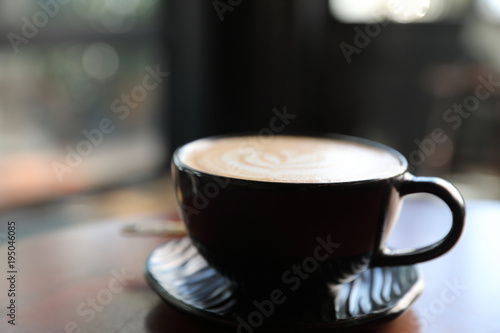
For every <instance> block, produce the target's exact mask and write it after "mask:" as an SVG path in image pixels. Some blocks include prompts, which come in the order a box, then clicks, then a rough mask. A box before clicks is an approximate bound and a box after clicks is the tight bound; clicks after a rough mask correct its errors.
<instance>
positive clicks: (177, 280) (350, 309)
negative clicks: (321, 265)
mask: <svg viewBox="0 0 500 333" xmlns="http://www.w3.org/2000/svg"><path fill="white" fill-rule="evenodd" d="M145 276H146V280H147V281H148V283H149V284H150V285H151V287H152V288H153V289H154V290H155V291H156V292H157V293H158V294H159V295H160V296H161V297H162V298H163V299H164V300H165V301H167V302H168V303H169V304H171V305H172V306H174V307H176V308H178V309H180V310H182V311H185V312H187V313H189V314H192V315H195V316H197V317H202V318H205V319H208V320H211V321H215V322H218V323H222V324H226V325H231V326H235V327H236V326H238V327H239V330H241V331H245V330H246V331H253V330H255V329H257V328H259V329H264V330H265V329H266V328H268V329H272V330H273V331H276V330H280V329H283V330H286V331H291V330H321V329H332V328H339V329H341V328H343V329H347V330H349V329H358V328H360V327H365V326H368V325H372V324H376V323H379V322H385V321H387V320H390V319H392V318H394V317H396V316H398V315H400V314H402V313H403V312H404V311H405V310H406V309H408V307H409V306H410V305H411V304H412V303H413V301H414V300H415V299H416V298H417V297H418V295H419V294H420V293H421V292H422V290H423V287H424V280H423V275H422V273H421V270H420V269H419V267H418V266H413V265H412V266H399V267H376V268H372V269H370V270H367V271H365V272H363V273H361V274H360V275H359V276H358V277H357V278H356V279H355V280H354V281H352V282H350V283H345V284H341V285H337V286H333V285H324V286H322V287H324V288H320V290H326V292H324V293H323V294H322V295H321V297H317V296H315V297H314V299H312V298H311V299H304V300H302V301H301V302H300V303H296V300H295V301H293V302H295V304H291V303H292V301H289V302H288V303H289V304H286V303H287V300H288V299H290V300H293V296H294V295H293V294H294V293H295V294H298V292H294V291H290V290H287V288H286V287H285V286H282V288H277V289H278V290H280V291H282V292H283V293H282V296H281V298H280V300H281V301H282V303H280V304H273V305H272V306H271V307H270V306H269V304H271V303H270V297H269V294H267V298H266V296H265V295H255V294H253V295H247V294H245V293H242V292H241V291H239V290H238V288H237V286H236V285H235V284H234V283H232V282H231V281H230V280H228V279H227V278H225V277H223V276H221V275H220V274H219V273H218V272H217V271H215V270H214V269H213V268H212V267H210V266H209V265H208V264H207V262H206V261H205V259H204V258H203V257H202V256H201V255H200V254H199V253H198V251H197V249H196V248H195V247H194V245H192V243H191V241H190V239H189V238H187V237H185V238H180V239H175V240H171V241H169V242H167V243H166V244H164V245H162V246H160V247H158V248H156V249H155V250H154V251H153V252H152V254H151V255H150V257H149V259H148V260H147V263H146V267H145ZM278 287H279V286H278ZM256 303H259V304H261V305H262V306H261V307H260V308H259V306H258V305H255V304H256ZM266 304H267V305H266ZM298 304H299V305H300V306H298ZM290 309H293V310H291V311H292V312H293V313H292V312H290ZM244 326H246V328H244Z"/></svg>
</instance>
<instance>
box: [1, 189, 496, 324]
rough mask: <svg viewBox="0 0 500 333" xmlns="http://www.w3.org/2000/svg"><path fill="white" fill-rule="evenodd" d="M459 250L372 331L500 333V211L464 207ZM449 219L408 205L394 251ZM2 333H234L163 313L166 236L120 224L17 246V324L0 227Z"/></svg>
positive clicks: (426, 237) (488, 204)
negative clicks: (155, 271)
mask: <svg viewBox="0 0 500 333" xmlns="http://www.w3.org/2000/svg"><path fill="white" fill-rule="evenodd" d="M467 210H468V223H467V229H466V232H465V233H464V236H463V237H462V239H461V240H460V243H459V244H458V245H457V246H456V247H455V248H454V249H453V250H452V251H451V252H449V253H447V254H446V255H444V256H442V257H440V258H438V259H435V260H433V261H431V262H428V263H424V264H422V267H423V270H424V274H425V277H426V287H425V290H424V292H423V294H422V295H421V297H420V298H419V299H418V300H417V301H416V302H415V303H414V304H413V306H412V307H411V309H410V310H409V311H407V312H406V313H405V314H404V315H402V316H401V317H399V318H398V319H396V320H394V321H392V322H390V323H388V324H386V325H384V326H382V327H380V328H378V329H377V330H375V331H371V332H392V333H414V332H426V333H427V332H440V333H442V332H468V333H469V332H500V320H499V318H500V317H499V315H500V302H499V301H500V287H499V286H498V281H500V261H499V260H498V254H499V253H500V202H493V201H475V202H469V203H468V207H467ZM450 221H451V217H450V214H449V212H448V211H447V209H446V208H445V207H444V205H443V204H441V203H440V202H437V201H427V200H426V201H423V200H420V199H412V198H409V199H407V201H406V202H405V205H404V208H403V212H402V215H401V220H400V223H399V224H398V226H397V227H396V229H395V230H394V232H393V235H392V238H391V244H392V245H394V246H398V247H408V246H416V245H424V244H425V243H429V242H431V241H433V240H436V239H438V238H439V237H440V236H441V235H443V234H444V233H445V232H446V229H447V228H448V227H449V224H450ZM0 223H1V224H0V228H1V229H0V234H3V235H0V236H3V237H2V243H1V244H0V269H1V271H2V275H0V276H1V280H0V295H1V296H0V300H1V310H0V314H1V318H0V332H16V333H18V332H37V333H49V332H50V333H62V332H71V333H76V332H80V333H83V332H88V333H97V332H120V333H125V332H134V333H141V332H174V333H176V332H179V333H180V332H182V333H190V332H225V331H227V332H231V331H235V330H234V329H232V330H231V329H230V328H229V329H227V328H226V329H222V328H217V327H214V326H211V325H210V323H207V322H204V321H201V320H197V319H195V318H192V317H189V316H186V315H184V314H182V313H180V312H178V311H176V310H174V309H173V308H171V307H170V306H168V305H166V304H165V303H164V302H163V301H162V300H161V299H160V298H159V297H158V296H157V295H156V294H155V293H154V292H153V291H152V289H150V288H149V286H148V285H147V284H146V282H145V280H144V278H143V266H144V263H145V260H146V258H147V256H148V255H149V253H150V252H151V251H152V250H153V249H154V248H155V247H157V246H158V245H160V244H162V243H163V242H165V240H166V238H165V237H158V236H154V237H146V236H130V235H126V234H124V233H123V232H122V228H123V226H124V223H123V221H121V220H114V221H113V220H108V221H95V222H89V223H87V224H84V225H79V226H75V227H67V228H62V229H59V230H57V231H55V232H54V231H51V232H48V233H44V234H40V235H37V236H34V237H30V238H26V239H21V240H19V241H18V242H16V270H17V273H16V321H15V323H16V325H15V326H13V325H10V324H8V323H7V321H8V320H9V318H8V317H7V316H6V306H7V305H8V303H7V302H8V301H9V298H8V297H7V290H8V288H9V286H8V281H7V277H8V273H7V270H8V267H6V261H7V259H6V257H7V255H6V252H7V247H6V239H5V234H6V233H7V232H8V229H7V221H1V222H0ZM18 223H21V222H18Z"/></svg>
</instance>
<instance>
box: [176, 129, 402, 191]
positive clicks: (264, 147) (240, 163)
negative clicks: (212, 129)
mask: <svg viewBox="0 0 500 333" xmlns="http://www.w3.org/2000/svg"><path fill="white" fill-rule="evenodd" d="M179 156H180V159H181V161H182V162H183V163H184V164H185V165H187V166H188V167H191V168H193V169H196V170H199V171H202V172H206V173H211V174H215V175H220V176H226V177H232V178H239V179H250V180H258V181H267V182H287V183H331V182H346V181H353V180H366V179H372V178H381V177H389V176H393V175H396V174H398V173H400V172H402V171H403V170H402V165H401V162H400V160H399V159H398V158H397V157H396V156H394V155H393V154H391V153H389V152H388V151H385V150H383V149H381V148H376V147H371V146H368V145H364V144H358V143H354V142H349V141H342V140H335V139H328V138H314V137H300V136H275V137H270V138H262V137H257V136H246V137H227V138H217V139H201V140H198V141H194V142H192V143H190V144H188V145H186V146H184V147H183V148H182V150H181V152H180V155H179Z"/></svg>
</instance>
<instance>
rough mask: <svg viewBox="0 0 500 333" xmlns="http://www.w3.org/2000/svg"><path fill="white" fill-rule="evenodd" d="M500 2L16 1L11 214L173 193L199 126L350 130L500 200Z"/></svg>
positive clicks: (9, 146)
mask: <svg viewBox="0 0 500 333" xmlns="http://www.w3.org/2000/svg"><path fill="white" fill-rule="evenodd" d="M499 68H500V1H499V0H427V1H425V0H414V1H402V0H401V1H398V0H363V1H362V0H356V1H354V0H272V1H268V0H39V1H35V0H0V210H1V211H0V219H1V220H2V221H4V220H6V219H8V218H11V219H16V220H18V221H21V223H19V224H18V225H19V235H20V236H23V235H32V234H35V233H37V232H41V231H42V230H43V231H47V230H50V229H51V228H57V227H60V226H62V225H67V224H68V223H78V222H82V221H86V220H89V219H94V218H102V217H109V216H115V217H116V216H125V215H127V216H130V215H133V214H141V213H148V214H152V213H155V212H157V213H158V214H162V212H164V211H165V210H166V209H174V208H173V198H172V188H171V184H170V180H169V162H170V156H171V154H172V152H173V150H174V149H175V148H176V147H178V146H179V145H181V144H183V143H186V142H188V141H191V140H194V139H196V138H199V137H203V136H208V135H215V134H222V133H233V132H251V133H255V134H257V133H259V131H261V130H262V129H265V128H268V127H269V122H270V120H271V119H272V118H273V117H274V115H275V113H276V112H279V113H281V114H283V113H287V114H289V115H293V116H294V117H293V118H292V117H291V118H289V120H290V121H289V122H287V125H286V128H285V129H284V131H283V133H286V132H296V131H308V132H335V133H343V134H348V135H355V136H360V137H364V138H368V139H372V140H376V141H380V142H382V143H385V144H387V145H389V146H392V147H394V148H396V149H397V150H399V151H400V152H402V153H403V154H404V155H405V156H406V157H407V158H408V160H409V162H410V166H411V169H412V171H413V172H414V173H416V174H419V175H434V176H441V177H445V178H447V179H449V180H451V181H452V182H454V183H455V184H457V186H458V187H459V189H460V190H461V191H462V192H463V194H464V195H465V197H466V199H467V198H486V199H499V198H500V186H499V185H500V181H499V175H500V172H499V171H500V145H499V144H498V143H499V142H500V98H499V96H500V73H499Z"/></svg>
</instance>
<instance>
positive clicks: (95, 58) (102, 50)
mask: <svg viewBox="0 0 500 333" xmlns="http://www.w3.org/2000/svg"><path fill="white" fill-rule="evenodd" d="M82 64H83V69H84V70H85V72H86V73H87V74H88V75H89V76H90V77H92V78H94V79H98V80H106V79H109V78H110V77H112V76H113V75H114V74H115V73H116V71H117V70H118V67H119V58H118V53H117V52H116V51H115V49H114V48H112V47H111V46H110V45H108V44H105V43H95V44H91V45H89V46H88V47H87V48H86V49H85V51H84V52H83V55H82Z"/></svg>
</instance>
